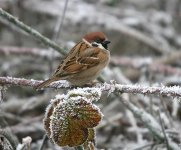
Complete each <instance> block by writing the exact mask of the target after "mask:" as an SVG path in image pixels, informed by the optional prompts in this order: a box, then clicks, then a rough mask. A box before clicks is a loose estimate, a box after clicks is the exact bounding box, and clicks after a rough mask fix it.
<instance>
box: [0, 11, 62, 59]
mask: <svg viewBox="0 0 181 150" xmlns="http://www.w3.org/2000/svg"><path fill="white" fill-rule="evenodd" d="M0 16H1V17H2V18H4V19H5V20H7V21H8V22H10V23H12V24H13V25H15V26H16V27H18V28H20V29H21V30H23V31H25V32H26V33H28V34H29V35H31V36H33V37H34V38H36V39H38V40H39V41H40V42H42V43H44V44H45V45H47V46H49V47H51V48H53V49H54V50H56V51H58V52H59V53H61V54H63V55H65V54H66V51H65V50H64V49H62V48H60V47H59V46H58V45H57V44H56V43H55V42H53V41H51V40H50V39H48V38H46V37H44V36H43V35H42V34H40V33H39V32H37V31H36V30H34V29H32V28H31V27H29V26H27V25H25V24H24V23H23V22H21V21H19V20H18V19H17V18H15V17H14V16H12V15H11V14H9V13H7V12H6V11H4V10H3V9H2V8H0Z"/></svg>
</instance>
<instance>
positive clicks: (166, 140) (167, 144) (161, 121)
mask: <svg viewBox="0 0 181 150" xmlns="http://www.w3.org/2000/svg"><path fill="white" fill-rule="evenodd" d="M157 113H158V117H159V120H160V124H161V128H162V132H163V135H164V138H165V142H166V146H167V150H170V147H169V143H168V138H167V135H166V132H165V128H164V125H163V120H162V118H161V115H160V110H158V112H157Z"/></svg>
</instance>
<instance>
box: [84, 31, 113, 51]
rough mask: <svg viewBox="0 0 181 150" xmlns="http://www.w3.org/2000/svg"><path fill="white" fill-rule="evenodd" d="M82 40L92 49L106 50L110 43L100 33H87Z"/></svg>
mask: <svg viewBox="0 0 181 150" xmlns="http://www.w3.org/2000/svg"><path fill="white" fill-rule="evenodd" d="M83 39H84V40H86V41H87V42H89V43H90V44H91V45H92V46H93V47H100V46H102V47H104V48H105V49H108V44H109V43H111V42H110V41H109V40H107V38H106V36H105V34H104V33H102V32H91V33H88V34H86V35H85V36H84V37H83Z"/></svg>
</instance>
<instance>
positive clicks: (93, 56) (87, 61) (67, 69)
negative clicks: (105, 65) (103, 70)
mask: <svg viewBox="0 0 181 150" xmlns="http://www.w3.org/2000/svg"><path fill="white" fill-rule="evenodd" d="M101 52H102V50H101V49H100V48H98V47H90V45H87V44H86V43H84V42H80V43H78V44H77V45H76V46H74V47H73V48H72V50H71V51H70V52H69V54H68V56H67V57H66V58H65V59H64V60H63V61H62V63H61V65H60V66H59V67H58V68H57V70H56V72H55V74H54V75H53V76H56V77H62V78H64V79H66V77H69V76H71V75H73V74H76V73H80V72H82V71H84V70H86V69H89V68H91V67H94V66H96V65H97V64H99V63H100V61H101V60H100V59H101V57H100V56H101V55H100V53H101Z"/></svg>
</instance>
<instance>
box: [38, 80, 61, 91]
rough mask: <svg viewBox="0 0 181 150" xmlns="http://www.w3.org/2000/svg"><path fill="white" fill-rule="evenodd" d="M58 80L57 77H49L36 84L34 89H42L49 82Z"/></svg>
mask: <svg viewBox="0 0 181 150" xmlns="http://www.w3.org/2000/svg"><path fill="white" fill-rule="evenodd" d="M57 80H59V79H58V78H50V79H48V80H45V81H44V82H42V83H40V84H38V85H37V86H36V87H35V89H37V90H39V89H42V88H45V87H47V86H48V85H49V84H50V83H52V82H54V81H57Z"/></svg>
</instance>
